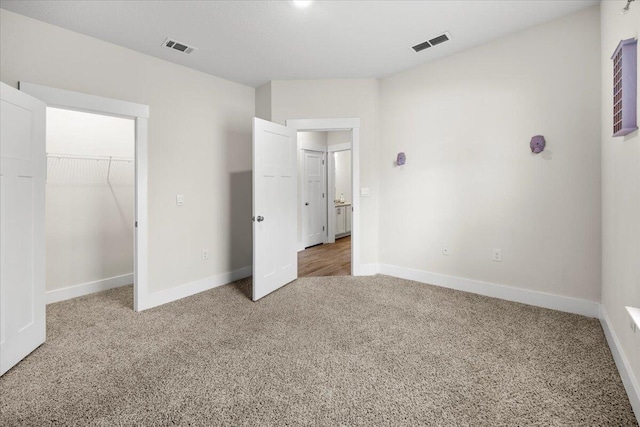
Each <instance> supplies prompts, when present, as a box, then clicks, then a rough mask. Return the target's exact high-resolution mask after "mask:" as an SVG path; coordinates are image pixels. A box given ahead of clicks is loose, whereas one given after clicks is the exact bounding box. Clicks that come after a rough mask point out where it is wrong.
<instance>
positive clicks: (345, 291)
mask: <svg viewBox="0 0 640 427" xmlns="http://www.w3.org/2000/svg"><path fill="white" fill-rule="evenodd" d="M249 289H250V281H249V280H244V281H240V282H236V283H234V284H231V285H227V286H224V287H221V288H217V289H213V290H211V291H208V292H205V293H202V294H199V295H196V296H193V297H190V298H187V299H183V300H181V301H177V302H175V303H172V304H168V305H165V306H162V307H158V308H156V309H152V310H148V311H146V312H143V313H135V312H133V311H132V309H131V307H132V299H133V296H132V288H131V287H125V288H120V289H114V290H111V291H106V292H102V293H99V294H94V295H91V296H87V297H83V298H79V299H75V300H70V301H65V302H61V303H57V304H53V305H50V306H48V307H47V316H48V321H47V342H46V344H44V345H43V346H42V347H40V348H39V349H38V350H36V351H35V352H34V353H33V354H31V355H30V356H29V357H27V358H26V359H25V360H24V361H23V362H22V363H21V364H19V365H18V366H17V367H15V368H14V369H12V370H11V371H9V372H8V373H7V374H5V375H4V376H3V377H2V378H0V425H2V426H19V425H30V426H48V425H102V426H118V425H145V426H163V425H203V426H204V425H206V426H214V425H232V426H241V425H259V426H267V425H278V426H282V425H329V426H334V425H366V426H374V425H387V426H398V425H411V426H413V425H473V426H498V425H511V426H515V425H521V426H522V425H545V426H549V425H552V426H559V425H570V426H583V425H589V426H594V425H610V426H629V425H635V423H636V420H635V418H634V416H633V413H632V410H631V407H630V405H629V401H628V399H627V396H626V394H625V391H624V388H623V386H622V383H621V381H620V377H619V375H618V372H617V371H616V367H615V364H614V362H613V359H612V357H611V353H610V352H609V349H608V347H607V344H606V342H605V338H604V335H603V332H602V329H601V327H600V324H599V322H598V321H597V320H596V319H589V318H586V317H581V316H577V315H571V314H566V313H560V312H556V311H551V310H545V309H540V308H535V307H530V306H526V305H522V304H516V303H511V302H506V301H501V300H497V299H491V298H486V297H481V296H477V295H473V294H467V293H463V292H457V291H452V290H448V289H442V288H437V287H432V286H426V285H423V284H419V283H414V282H409V281H405V280H399V279H393V278H390V277H385V276H375V277H368V278H353V277H323V278H304V279H300V280H298V281H296V282H294V283H292V284H290V285H288V286H286V287H285V288H283V289H281V290H279V291H277V292H275V293H274V294H272V295H269V296H267V297H266V298H264V299H263V300H261V301H260V302H258V303H253V302H251V301H250V300H249V299H248V297H247V295H248V292H249Z"/></svg>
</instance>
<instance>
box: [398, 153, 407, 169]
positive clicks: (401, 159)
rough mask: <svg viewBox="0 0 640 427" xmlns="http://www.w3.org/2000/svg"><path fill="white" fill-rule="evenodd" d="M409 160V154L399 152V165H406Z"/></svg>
mask: <svg viewBox="0 0 640 427" xmlns="http://www.w3.org/2000/svg"><path fill="white" fill-rule="evenodd" d="M406 161H407V156H405V154H404V153H398V158H397V159H396V164H397V165H398V166H402V165H404V163H405V162H406Z"/></svg>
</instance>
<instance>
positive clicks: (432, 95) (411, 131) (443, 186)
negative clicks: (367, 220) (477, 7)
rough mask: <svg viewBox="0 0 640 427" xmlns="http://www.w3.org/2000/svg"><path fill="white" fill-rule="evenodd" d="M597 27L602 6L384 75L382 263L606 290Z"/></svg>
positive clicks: (584, 293) (539, 287)
mask: <svg viewBox="0 0 640 427" xmlns="http://www.w3.org/2000/svg"><path fill="white" fill-rule="evenodd" d="M598 28H599V11H598V8H597V7H595V8H591V9H588V10H586V11H583V12H580V13H578V14H575V15H571V16H568V17H565V18H562V19H559V20H556V21H552V22H549V23H546V24H543V25H540V26H536V27H533V28H530V29H528V30H525V31H522V32H519V33H516V34H513V35H510V36H508V37H505V38H503V39H500V40H497V41H494V42H491V43H489V44H486V45H483V46H481V47H477V48H474V49H471V50H468V51H466V52H463V53H460V54H458V55H455V56H451V57H448V58H445V59H442V60H438V61H435V62H432V63H428V64H425V65H423V66H420V67H417V68H414V69H411V70H409V71H406V72H403V73H400V74H397V75H394V76H391V77H389V78H385V79H383V80H382V81H381V84H380V124H379V126H380V129H381V136H380V153H381V154H380V161H379V162H378V165H379V169H380V222H379V225H380V231H379V233H380V261H381V263H384V264H391V265H396V266H401V267H406V268H412V269H417V270H423V271H428V272H432V273H440V274H444V275H450V276H457V277H464V278H471V279H475V280H479V281H484V282H490V283H497V284H504V285H509V286H513V287H517V288H525V289H529V290H534V291H541V292H548V293H551V294H558V295H563V296H569V297H575V298H580V299H584V300H589V301H599V299H600V272H601V268H600V265H601V251H600V225H601V224H600V142H599V137H598V135H599V134H600V107H599V106H600V90H599V86H600V51H599V49H600V48H599V46H600V39H599V31H598ZM536 134H542V135H544V136H545V138H546V140H547V149H546V151H545V152H544V153H542V154H539V155H535V154H532V153H531V151H530V149H529V141H530V138H531V137H532V136H533V135H536ZM399 151H404V152H406V155H407V161H406V165H405V166H402V167H396V166H395V164H394V160H395V159H396V154H397V153H398V152H399ZM443 245H448V246H449V247H450V250H451V251H452V254H451V255H450V256H444V255H443V254H442V247H443ZM494 248H500V249H502V256H503V262H501V263H498V262H493V261H492V250H493V249H494Z"/></svg>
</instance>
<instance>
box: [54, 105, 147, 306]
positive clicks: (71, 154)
mask: <svg viewBox="0 0 640 427" xmlns="http://www.w3.org/2000/svg"><path fill="white" fill-rule="evenodd" d="M46 150H47V182H46V207H45V218H46V230H45V233H46V254H47V258H46V290H47V303H52V302H57V301H62V300H66V299H69V298H74V297H78V296H82V295H86V294H89V293H93V292H99V291H103V290H107V289H110V288H115V287H119V286H125V285H132V284H133V283H134V260H135V203H136V202H135V200H136V169H135V168H136V162H135V151H136V121H135V119H133V118H123V117H116V116H110V115H104V114H97V113H88V112H81V111H76V110H70V109H61V108H53V107H47V126H46ZM132 298H133V296H132ZM132 303H133V301H132Z"/></svg>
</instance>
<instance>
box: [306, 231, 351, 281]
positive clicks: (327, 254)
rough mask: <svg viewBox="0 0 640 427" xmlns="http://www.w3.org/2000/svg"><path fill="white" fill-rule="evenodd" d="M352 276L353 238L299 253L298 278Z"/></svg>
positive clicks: (342, 239)
mask: <svg viewBox="0 0 640 427" xmlns="http://www.w3.org/2000/svg"><path fill="white" fill-rule="evenodd" d="M350 275H351V236H347V237H343V238H341V239H337V240H336V242H335V243H325V244H324V245H317V246H313V247H311V248H308V249H305V250H304V251H300V252H298V277H310V276H315V277H317V276H350Z"/></svg>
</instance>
